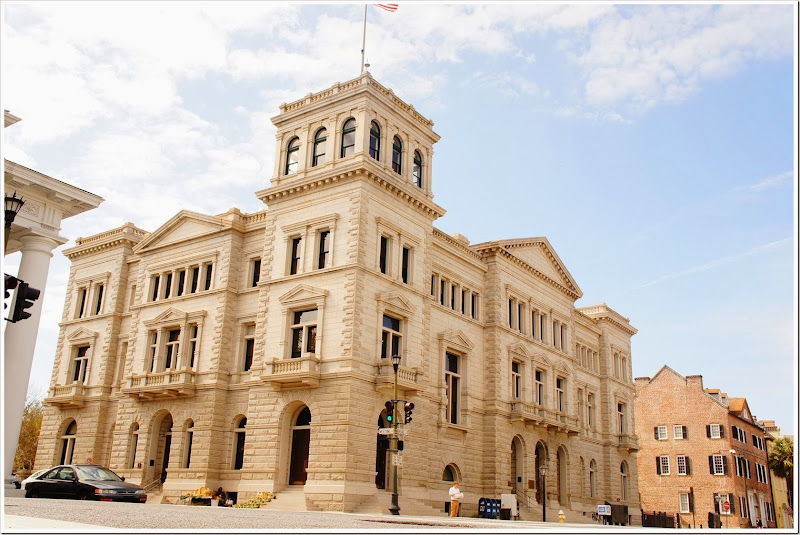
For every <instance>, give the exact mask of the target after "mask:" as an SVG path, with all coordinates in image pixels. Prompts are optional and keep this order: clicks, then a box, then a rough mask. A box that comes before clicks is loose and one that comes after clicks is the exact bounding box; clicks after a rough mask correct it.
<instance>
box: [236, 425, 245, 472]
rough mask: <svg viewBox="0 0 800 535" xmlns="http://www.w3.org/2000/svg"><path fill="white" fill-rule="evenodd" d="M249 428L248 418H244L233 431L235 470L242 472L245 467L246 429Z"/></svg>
mask: <svg viewBox="0 0 800 535" xmlns="http://www.w3.org/2000/svg"><path fill="white" fill-rule="evenodd" d="M246 426H247V418H246V417H245V416H242V417H240V418H239V420H238V421H237V423H236V427H235V428H234V430H233V469H234V470H241V469H242V467H243V466H244V443H245V437H246V435H245V431H246V429H245V427H246Z"/></svg>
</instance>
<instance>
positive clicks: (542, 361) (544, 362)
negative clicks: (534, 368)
mask: <svg viewBox="0 0 800 535" xmlns="http://www.w3.org/2000/svg"><path fill="white" fill-rule="evenodd" d="M533 362H535V363H536V364H538V365H539V366H542V367H544V368H552V367H553V363H552V362H550V359H548V358H547V355H545V354H544V353H536V354H534V355H533Z"/></svg>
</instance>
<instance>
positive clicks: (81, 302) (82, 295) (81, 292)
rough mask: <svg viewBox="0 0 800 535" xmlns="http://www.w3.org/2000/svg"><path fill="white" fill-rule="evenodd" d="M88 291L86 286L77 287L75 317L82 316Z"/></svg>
mask: <svg viewBox="0 0 800 535" xmlns="http://www.w3.org/2000/svg"><path fill="white" fill-rule="evenodd" d="M87 292H88V288H79V289H78V308H77V309H76V311H75V318H82V317H83V313H84V311H85V310H86V293H87Z"/></svg>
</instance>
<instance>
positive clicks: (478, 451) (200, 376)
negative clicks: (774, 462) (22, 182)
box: [37, 73, 639, 523]
mask: <svg viewBox="0 0 800 535" xmlns="http://www.w3.org/2000/svg"><path fill="white" fill-rule="evenodd" d="M273 122H274V124H275V125H276V127H277V144H276V145H277V146H276V158H275V169H274V174H273V176H272V179H271V185H270V187H268V188H266V189H264V190H261V191H258V192H256V195H257V196H258V198H259V199H261V200H262V201H263V202H264V203H265V204H266V205H267V206H268V210H264V211H261V212H257V213H253V214H244V213H241V212H240V211H239V210H237V209H235V208H234V209H231V210H229V211H228V212H226V213H224V214H220V215H215V216H210V215H204V214H198V213H193V212H188V211H182V212H180V213H178V214H177V215H175V216H174V217H173V218H172V219H170V220H169V221H167V222H166V223H165V224H164V225H163V226H161V227H160V228H159V229H156V230H155V231H153V232H152V233H148V232H145V231H143V230H141V229H138V228H137V227H135V226H134V225H133V224H130V223H128V224H126V225H124V226H122V227H119V228H116V229H112V230H109V231H108V232H105V233H102V234H98V235H96V236H91V237H88V238H81V239H78V240H77V241H76V244H75V246H74V247H72V248H71V249H69V250H67V251H66V252H65V254H66V255H67V256H68V257H69V258H70V260H71V269H70V278H69V284H68V288H67V297H66V302H65V304H64V315H63V321H62V323H61V331H60V335H59V340H58V349H57V353H56V356H55V363H54V368H53V374H52V381H51V386H50V392H49V396H48V398H47V399H46V403H47V407H48V408H47V410H46V413H45V417H44V423H43V425H42V434H41V438H40V442H39V453H38V457H37V465H38V466H49V465H51V464H55V463H59V462H61V461H64V460H69V459H74V460H81V461H82V460H84V459H86V458H92V459H93V460H94V461H95V462H99V463H103V464H107V465H110V466H111V467H112V468H113V469H114V470H117V471H118V472H119V473H120V474H121V475H124V476H125V477H127V478H128V479H129V480H131V481H136V482H141V483H142V484H144V485H146V486H147V487H148V488H149V489H151V496H152V497H153V498H154V499H155V498H156V497H158V496H159V495H161V496H163V498H164V499H165V500H167V501H174V500H175V499H176V498H177V497H178V496H179V495H180V494H181V493H183V492H185V491H187V490H192V489H195V488H198V487H200V486H207V487H211V488H217V487H218V486H222V487H224V488H225V489H226V490H227V491H228V492H231V493H235V494H236V496H237V498H238V499H240V500H241V499H243V498H247V497H251V496H252V495H254V494H256V493H257V492H259V491H273V492H278V493H295V494H297V493H300V494H301V496H302V497H303V498H304V503H305V507H307V508H308V509H323V510H343V511H386V506H387V505H388V496H389V491H388V490H387V489H389V488H390V487H391V481H390V477H391V470H390V469H389V466H390V464H391V463H390V457H389V456H388V455H387V446H388V442H387V439H386V435H382V434H379V428H381V427H386V426H387V425H388V424H387V421H386V416H387V415H386V411H385V408H384V402H385V401H386V400H388V399H391V397H392V387H393V381H394V373H393V369H392V365H391V362H390V360H391V359H390V358H389V357H391V356H392V355H394V354H400V355H401V356H402V361H401V363H400V366H399V385H398V386H399V397H400V399H406V400H409V401H412V402H413V403H415V404H416V409H415V414H414V421H413V423H411V424H410V425H408V426H407V434H406V435H405V442H404V444H405V449H404V452H403V459H404V460H403V464H402V469H401V470H400V478H399V480H398V482H399V485H400V492H401V495H402V500H401V510H402V511H403V512H404V513H405V512H408V511H412V510H414V507H417V509H416V510H422V508H424V507H427V508H428V510H436V511H441V509H442V505H443V503H444V502H445V500H446V499H447V490H448V488H449V487H450V486H451V482H452V480H453V479H458V480H459V481H460V482H461V488H462V490H463V491H464V492H465V494H466V496H467V498H466V500H465V503H464V504H463V507H464V509H465V510H466V511H465V514H471V513H474V512H475V509H476V504H477V501H478V499H479V498H480V497H482V496H488V497H497V496H499V495H500V494H501V493H509V492H516V494H517V496H518V497H519V501H520V503H521V504H522V513H523V516H524V515H528V518H536V517H537V515H539V516H538V518H541V505H539V504H540V503H541V498H542V488H541V485H540V477H539V475H538V474H539V469H540V468H547V470H548V472H547V475H546V492H547V504H548V508H549V514H548V518H550V519H554V518H557V515H556V513H557V511H558V510H559V509H563V510H564V511H565V513H566V515H567V519H568V520H572V521H587V522H588V521H591V516H592V515H591V513H592V512H595V511H596V510H597V509H596V507H597V505H598V504H602V503H605V502H611V503H614V504H615V505H616V506H618V507H621V508H625V507H628V508H629V514H630V515H631V516H632V517H633V522H634V523H635V522H636V519H637V518H638V516H639V494H638V486H637V474H636V468H637V463H636V451H637V449H638V445H637V444H638V443H637V437H636V436H635V434H634V432H633V430H634V422H635V420H634V414H633V393H634V386H633V381H632V378H631V350H630V339H631V336H632V335H633V334H635V333H636V329H634V328H633V327H632V326H631V325H630V323H629V322H628V319H627V318H625V317H623V316H621V315H620V314H618V313H617V312H615V311H613V310H612V309H610V308H609V307H607V306H606V305H605V304H600V305H597V306H591V307H583V308H576V307H575V301H576V300H577V299H578V298H580V297H581V295H582V294H581V291H580V289H579V288H578V285H577V283H576V282H575V281H574V280H573V278H572V277H571V275H570V274H569V272H568V271H567V269H566V267H565V266H564V264H563V263H562V261H561V260H560V259H559V257H558V255H557V254H556V253H555V251H554V249H553V247H552V246H551V245H550V243H549V242H548V241H547V239H546V238H542V237H540V238H527V239H514V240H501V241H494V242H489V243H482V244H477V245H471V244H470V242H469V240H467V239H466V238H465V237H463V236H461V235H458V234H456V235H452V236H451V235H447V234H445V233H443V232H441V231H439V230H437V229H436V228H435V227H434V226H433V222H434V221H435V220H436V219H437V218H438V217H440V216H442V215H443V214H444V210H443V209H442V208H441V207H439V206H438V205H437V204H435V203H434V202H433V189H432V182H433V175H432V172H431V170H432V158H433V145H434V143H435V142H436V141H438V139H439V136H438V135H437V134H436V133H435V132H434V131H433V129H432V126H433V123H432V122H431V121H430V120H429V119H426V118H424V117H422V116H421V115H420V114H419V113H418V112H417V111H415V109H414V108H413V107H412V106H410V105H408V104H407V103H405V102H403V101H402V100H400V99H399V98H397V97H396V96H395V95H394V93H393V92H392V91H390V90H388V89H386V88H385V87H383V86H381V85H380V84H379V83H377V82H376V81H375V80H374V79H373V78H372V77H371V75H370V74H369V73H364V74H363V75H362V76H360V77H359V78H357V79H355V80H351V81H349V82H347V83H343V84H338V83H337V84H335V85H334V86H333V87H331V88H329V89H326V90H325V91H322V92H320V93H316V94H309V95H308V96H306V97H304V98H303V99H301V100H298V101H296V102H292V103H289V104H284V105H282V106H281V110H280V114H279V115H277V116H276V117H274V118H273ZM476 201H477V199H476Z"/></svg>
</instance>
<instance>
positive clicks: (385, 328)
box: [381, 314, 403, 359]
mask: <svg viewBox="0 0 800 535" xmlns="http://www.w3.org/2000/svg"><path fill="white" fill-rule="evenodd" d="M401 326H402V320H400V319H398V318H395V317H392V316H390V315H388V314H384V315H383V325H382V327H381V359H391V357H392V356H393V355H402V350H403V348H402V340H403V333H402V330H401Z"/></svg>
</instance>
